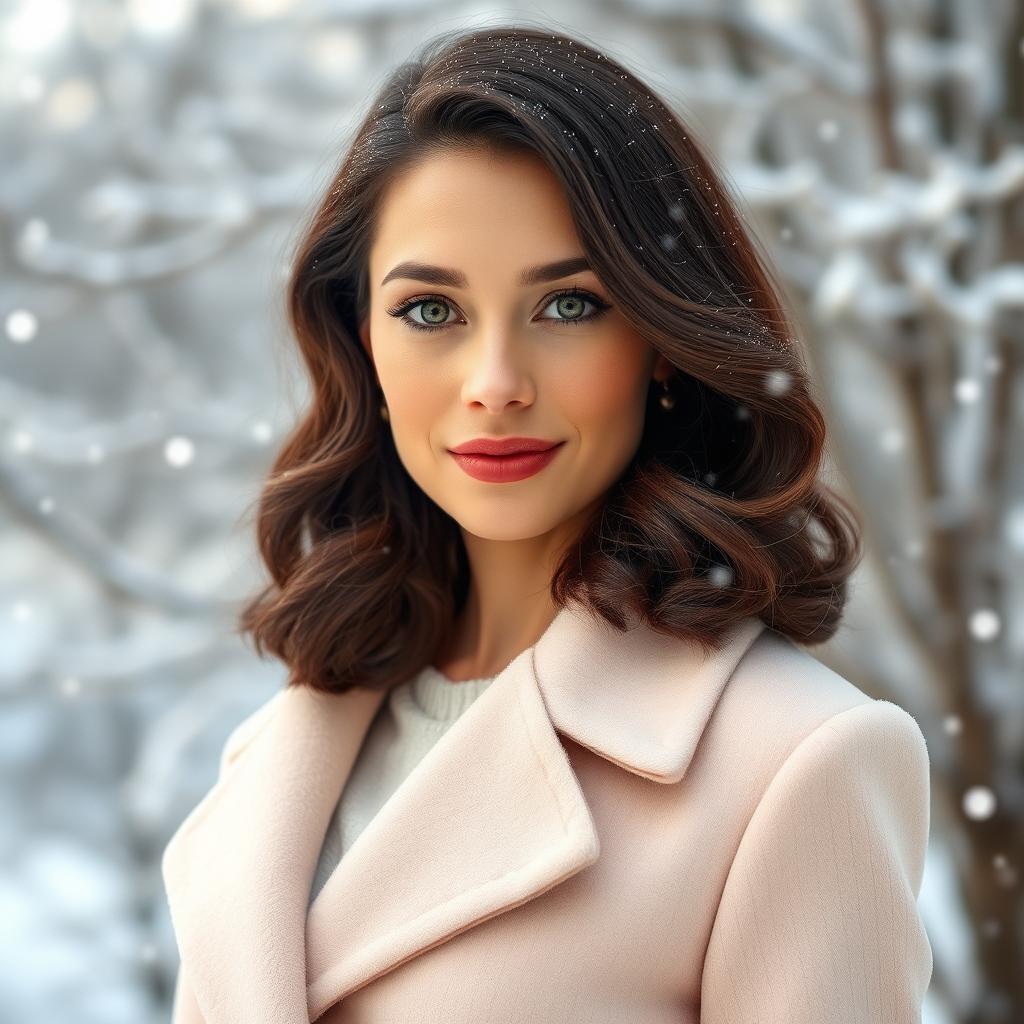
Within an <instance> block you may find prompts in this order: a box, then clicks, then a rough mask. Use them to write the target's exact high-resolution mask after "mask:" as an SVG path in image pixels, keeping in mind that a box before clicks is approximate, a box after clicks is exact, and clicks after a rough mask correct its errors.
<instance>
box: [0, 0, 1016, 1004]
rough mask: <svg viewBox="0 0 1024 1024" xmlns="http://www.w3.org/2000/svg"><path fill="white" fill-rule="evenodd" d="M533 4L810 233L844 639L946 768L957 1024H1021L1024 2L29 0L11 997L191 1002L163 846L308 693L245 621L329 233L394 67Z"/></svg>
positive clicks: (944, 908) (791, 285) (941, 959)
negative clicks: (655, 99)
mask: <svg viewBox="0 0 1024 1024" xmlns="http://www.w3.org/2000/svg"><path fill="white" fill-rule="evenodd" d="M506 21H522V22H527V21H528V22H530V23H532V24H542V25H546V26H548V27H550V28H552V29H555V30H561V31H565V32H568V33H570V34H571V33H573V32H578V33H581V34H583V35H585V36H586V38H587V39H588V40H589V41H591V42H593V43H595V44H597V45H599V46H601V47H602V48H603V49H605V51H606V52H608V53H610V54H612V55H614V56H615V57H617V58H618V59H620V60H622V61H623V62H624V63H626V64H627V66H629V67H631V68H632V69H633V70H635V71H636V72H637V73H639V74H640V75H641V77H643V78H645V79H646V80H648V81H649V82H650V83H651V85H653V86H654V87H655V88H656V89H658V90H659V91H660V92H661V94H662V95H663V96H664V97H665V98H666V99H667V100H668V101H669V102H670V104H672V105H674V107H675V108H676V110H677V111H678V113H679V114H680V115H681V116H682V117H683V118H684V119H685V120H687V121H688V122H689V123H690V125H691V127H692V128H693V130H694V131H695V132H696V133H697V134H698V136H702V137H703V138H704V139H705V140H706V141H707V142H708V143H709V145H710V146H711V148H712V150H713V151H714V152H715V154H716V155H717V156H718V157H719V159H720V161H721V162H722V164H723V165H724V166H725V168H726V169H727V173H728V175H729V178H730V181H729V182H728V184H729V186H730V187H731V188H732V189H734V191H735V194H736V197H737V199H738V200H739V201H740V203H741V204H742V206H743V209H744V212H745V214H746V216H747V219H748V221H749V222H750V223H751V225H752V226H753V227H754V230H755V231H756V232H757V233H758V234H759V236H760V238H761V240H762V242H763V243H764V245H765V247H766V248H767V250H768V251H769V253H770V254H771V256H772V258H773V259H774V261H775V264H776V267H777V269H778V274H779V277H780V279H781V280H782V281H783V282H784V284H785V287H786V288H787V289H788V298H789V302H790V304H791V308H792V310H793V313H794V315H795V317H796V319H797V322H798V324H799V327H800V330H801V332H802V337H803V339H804V340H805V343H806V345H807V356H808V361H809V363H810V365H811V367H812V369H813V372H814V376H815V378H816V381H817V383H818V388H819V393H820V396H821V399H822V402H823V404H824V406H825V408H826V412H827V415H828V417H829V420H830V424H831V429H832V432H833V433H832V442H831V443H832V456H833V459H832V463H831V464H830V466H829V472H830V474H831V475H832V477H833V479H832V480H831V481H830V482H832V483H833V484H834V485H836V486H838V487H840V489H841V490H843V491H844V492H845V493H847V494H849V495H850V496H852V498H853V500H854V501H855V503H856V504H857V506H858V508H859V509H860V510H861V513H862V515H863V517H864V520H865V523H866V529H867V535H866V538H865V539H866V545H867V552H868V553H867V557H866V558H865V560H864V563H863V565H862V567H861V569H860V570H859V571H858V574H857V575H856V577H855V579H854V585H853V594H852V598H851V601H850V604H849V610H848V613H847V616H846V620H845V623H844V625H843V627H842V628H841V630H840V632H839V634H838V635H837V636H836V637H835V638H834V640H833V641H830V642H829V643H828V644H826V645H824V646H822V647H817V648H813V649H812V652H813V653H814V654H815V656H816V657H818V658H819V659H821V660H822V661H824V662H826V663H827V664H830V665H831V666H832V667H834V668H835V669H836V670H837V671H839V672H841V673H842V674H844V675H846V676H847V677H848V678H850V679H851V680H853V681H854V682H855V683H857V685H859V686H860V687H861V688H862V689H864V690H866V691H867V692H869V693H870V694H872V695H873V696H876V697H882V698H885V699H888V700H892V701H894V702H896V703H898V704H900V705H902V706H903V707H905V708H906V709H907V710H908V711H909V712H910V713H911V714H912V715H913V716H914V717H915V718H916V719H917V721H918V723H919V724H920V726H921V729H922V731H923V732H924V734H925V737H926V739H927V743H928V749H929V754H930V758H931V766H932V812H931V814H932V817H931V821H932V833H931V841H930V848H929V852H928V860H927V866H926V869H925V877H924V882H923V886H922V891H921V896H920V901H919V906H920V908H921V911H922V914H923V917H924V920H925V924H926V927H927V930H928V933H929V937H930V940H931V943H932V948H933V952H934V973H933V977H932V982H931V987H930V989H929V992H928V997H927V1003H926V1005H925V1014H924V1021H925V1024H946V1022H964V1024H967V1022H971V1024H974V1022H1007V1024H1012V1022H1020V1021H1024V997H1022V985H1024V982H1022V975H1024V970H1022V967H1024V899H1022V879H1021V868H1022V852H1024V842H1022V840H1024V329H1022V316H1021V314H1022V311H1024V230H1022V228H1024V129H1022V125H1024V119H1022V108H1024V6H1022V2H1021V0H975V2H971V3H963V2H961V3H956V2H953V0H888V2H884V0H833V2H830V3H827V4H826V3H822V2H818V3H812V2H810V0H704V2H701V0H628V2H615V0H589V2H586V3H583V2H573V0H546V2H545V3H544V4H543V5H542V8H541V6H540V5H538V6H536V7H533V6H526V5H524V6H522V7H516V6H508V5H502V6H500V7H494V6H489V5H486V4H477V3H462V4H460V3H443V2H431V0H372V2H370V0H345V2H331V0H322V2H293V0H119V2H115V0H77V2H72V0H23V2H15V0H4V2H0V154H2V159H0V261H2V262H0V268H2V273H0V517H2V519H0V598H2V600H0V765H2V769H3V773H2V784H0V814H2V821H3V827H2V829H0V855H2V862H0V943H2V947H0V1021H2V1024H47V1022H50V1021H53V1022H57V1021H60V1022H62V1024H63V1022H65V1021H67V1020H69V1019H72V1020H74V1021H76V1022H77V1024H93V1022H103V1024H117V1022H122V1021H123V1022H131V1024H145V1022H154V1024H155V1022H161V1021H167V1020H169V1015H170V1000H171V992H172V987H173V981H174V977H175V974H176V972H177V967H178V959H177V952H176V947H175V943H174V936H173V933H172V931H171V928H170V921H169V917H168V911H167V906H166V902H165V897H164V891H163V885H162V880H161V877H160V870H159V859H160V855H161V853H162V851H163V848H164V846H165V844H166V842H167V840H168V839H169V838H170V835H171V834H172V832H173V831H174V830H175V829H176V828H177V826H178V825H179V823H180V822H181V820H182V819H183V817H184V816H185V815H186V814H187V813H188V811H189V810H190V809H191V808H192V807H193V806H194V805H195V803H196V802H198V800H199V799H200V798H201V797H202V795H203V794H204V793H205V792H206V791H207V790H208V789H209V787H210V785H212V783H213V780H214V778H215V775H216V770H217V758H218V755H219V752H220V748H221V745H222V744H223V742H224V739H225V738H226V736H227V733H228V732H229V731H230V729H231V728H232V727H233V726H234V725H235V724H237V723H238V722H239V721H240V720H241V718H242V717H243V716H244V715H246V714H247V713H248V712H249V711H250V710H252V709H253V708H255V707H256V706H257V705H258V704H260V703H262V702H263V701H264V700H266V699H267V698H268V697H269V696H270V695H271V694H272V693H273V692H274V691H275V690H276V689H278V688H279V687H280V686H281V684H282V682H283V680H284V670H283V668H282V667H281V666H279V665H278V664H276V663H269V662H267V663H263V662H261V661H260V660H258V659H257V658H256V656H255V655H254V653H253V652H252V651H251V649H250V648H249V647H248V646H247V645H245V644H243V642H242V641H241V640H240V639H239V638H238V636H237V635H236V634H235V632H234V616H235V613H236V610H237V607H238V603H239V602H240V601H241V600H242V599H243V598H245V597H247V596H248V595H250V594H251V593H252V592H253V591H254V590H255V589H256V587H257V586H258V585H259V584H260V583H261V582H262V580H263V575H262V566H261V564H260V562H259V559H258V558H257V555H256V552H255V550H254V545H253V535H252V530H251V523H250V521H249V518H247V517H248V516H249V514H250V512H251V511H252V506H253V503H254V502H255V500H256V498H257V496H258V493H259V489H260V486H261V482H262V478H263V475H264V473H265V472H266V471H267V469H268V467H269V464H270V461H271V458H272V454H273V452H274V450H275V446H276V445H277V444H278V442H279V440H280V438H281V437H282V435H283V434H284V432H285V431H286V430H287V428H288V425H289V424H290V423H291V421H292V420H293V419H294V418H295V416H296V415H297V410H298V409H300V408H301V407H302V405H303V404H304V401H305V392H304V387H305V384H304V381H303V380H302V378H301V376H300V374H299V373H298V364H297V362H296V360H295V359H294V357H293V355H292V352H291V350H290V345H289V339H288V334H287V330H286V327H285V320H284V316H283V303H282V299H283V285H284V280H285V275H286V273H287V267H288V263H289V259H290V257H291V246H292V245H293V243H294V242H295V241H296V238H297V233H298V227H299V224H300V222H301V221H302V219H303V218H304V217H305V215H306V214H307V212H308V211H309V208H310V204H311V202H312V201H313V198H314V197H315V196H317V195H319V191H320V189H321V188H322V187H323V185H324V182H325V180H326V179H327V177H329V176H330V175H331V173H332V171H333V170H334V168H335V167H336V165H337V163H338V162H339V160H340V158H341V154H342V152H343V151H344V147H345V144H346V139H347V137H348V133H349V132H350V131H351V130H352V129H353V128H354V125H355V123H356V121H357V119H358V118H359V117H361V116H362V114H363V112H364V109H365V104H366V103H367V102H368V98H369V97H370V96H371V95H372V92H373V91H374V90H375V89H376V87H377V85H378V84H379V82H380V80H381V79H382V78H383V76H384V75H385V73H386V71H387V70H388V69H389V68H391V67H392V66H393V65H394V64H396V63H398V62H400V61H401V60H403V59H405V58H406V57H407V56H408V55H409V54H410V53H411V51H412V50H413V49H415V47H416V46H418V45H419V43H420V42H421V41H422V40H423V38H424V37H425V36H426V35H432V34H435V33H438V32H444V31H452V32H456V31H459V30H462V29H464V28H468V27H471V26H478V25H496V24H499V23H504V22H506ZM830 1024H831V1022H830ZM836 1024H838V1022H836ZM879 1024H885V1022H879Z"/></svg>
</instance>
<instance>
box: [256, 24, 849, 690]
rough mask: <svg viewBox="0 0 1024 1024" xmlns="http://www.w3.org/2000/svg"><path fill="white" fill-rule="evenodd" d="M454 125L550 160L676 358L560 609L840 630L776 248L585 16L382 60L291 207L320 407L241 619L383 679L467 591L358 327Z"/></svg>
mask: <svg viewBox="0 0 1024 1024" xmlns="http://www.w3.org/2000/svg"><path fill="white" fill-rule="evenodd" d="M466 146H485V147H493V148H498V149H501V148H503V147H513V148H515V149H519V150H521V149H526V150H529V151H532V152H533V153H535V154H538V155H539V156H540V157H541V158H542V159H543V160H545V161H546V162H547V164H548V165H549V167H550V168H551V169H552V170H553V172H554V173H555V174H556V175H557V176H558V178H559V179H560V181H561V183H562V185H563V187H564V190H565V194H566V197H567V201H568V203H569V205H570V207H571V210H572V215H573V218H574V221H575V224H576V228H577V231H578V233H579V236H580V240H581V242H582V245H583V249H584V252H585V254H586V256H587V257H588V259H589V261H590V263H591V265H592V266H593V268H594V270H595V272H596V274H597V276H598V278H599V279H600V280H601V282H602V283H603V284H604V285H605V287H606V288H607V290H608V292H609V294H610V295H611V297H612V300H613V301H614V302H615V303H617V305H618V307H619V309H620V310H621V312H622V314H623V315H624V316H625V317H626V318H627V319H628V320H629V321H630V322H631V323H632V324H633V325H634V326H635V327H636V329H637V330H638V331H639V332H640V333H642V335H643V336H644V337H646V338H647V339H648V340H649V342H650V344H651V345H652V346H654V348H655V349H657V350H658V351H659V352H660V353H662V354H663V355H664V356H665V357H666V358H667V359H668V360H669V361H670V362H671V363H672V364H673V365H674V366H675V367H676V372H675V373H674V374H673V376H672V378H671V379H670V386H671V392H672V395H673V397H674V399H675V402H674V405H673V407H672V408H671V409H670V410H668V412H667V413H666V411H665V410H664V409H659V408H657V403H658V400H659V396H658V390H657V389H655V388H653V387H652V389H651V392H650V395H649V404H648V410H647V417H646V426H645V433H644V434H643V436H642V439H641V442H640V445H639V447H638V449H637V452H636V454H635V456H634V458H633V459H632V460H631V462H630V463H629V465H628V466H627V467H626V470H625V471H624V473H623V474H622V476H621V478H620V479H619V480H618V481H617V483H616V484H615V486H613V487H612V488H611V489H610V491H609V492H608V493H607V495H606V496H605V498H604V501H603V505H602V506H601V507H600V508H598V509H597V510H596V511H595V513H594V515H593V516H592V517H591V519H590V521H589V522H588V523H587V524H586V525H585V527H584V529H583V530H582V532H581V534H580V535H579V537H578V538H576V539H575V541H574V543H573V545H572V546H571V547H570V548H568V549H567V550H566V552H565V554H564V557H563V559H562V561H561V564H560V565H559V566H558V568H557V569H556V571H555V572H554V575H553V577H552V580H551V597H552V600H553V601H554V603H555V604H556V606H557V607H564V606H565V604H566V603H568V602H569V601H570V600H576V601H578V602H580V603H582V604H584V605H586V606H588V607H589V608H590V609H591V611H592V612H593V613H596V614H599V615H601V616H603V617H604V618H605V619H607V620H608V621H609V622H610V623H612V624H613V625H614V626H615V627H616V628H618V629H624V628H626V625H627V623H626V619H625V616H624V614H623V613H624V611H626V610H629V611H631V612H632V613H633V614H634V615H637V614H638V615H639V616H640V617H641V619H642V620H643V621H645V622H646V623H647V624H648V625H649V626H650V627H651V628H653V629H654V630H656V631H658V632H660V633H663V634H668V635H672V636H675V637H679V638H684V639H687V640H689V641H692V642H695V643H697V644H698V645H700V646H701V648H702V649H703V650H704V651H705V652H708V651H710V650H717V649H719V647H720V644H721V641H722V637H723V634H724V632H725V631H726V630H727V628H728V627H729V626H730V625H731V624H732V623H734V622H735V621H736V620H738V619H741V618H743V617H746V616H751V615H753V616H758V617H760V618H761V619H762V620H763V621H764V622H765V623H766V625H768V626H769V627H771V628H773V629H775V630H776V631H778V632H779V633H782V634H784V635H787V636H788V637H790V638H792V639H793V640H796V641H798V642H801V643H804V644H815V643H821V642H822V641H824V640H826V639H828V638H829V637H830V636H831V635H832V634H833V633H834V631H835V629H836V627H837V625H838V622H839V618H840V615H841V612H842V607H843V604H844V603H845V600H846V587H847V578H848V576H849V574H850V573H851V571H852V569H853V568H854V567H855V565H856V563H857V562H858V561H859V559H860V556H861V551H860V539H859V532H860V526H861V524H860V521H859V519H858V518H857V514H856V512H855V511H854V510H853V508H852V507H850V506H849V505H847V504H846V503H845V502H844V501H843V500H842V499H841V498H840V497H839V496H838V495H836V494H834V493H833V492H832V491H831V490H830V489H829V488H827V487H825V486H824V485H823V484H822V483H820V482H819V480H818V473H819V469H820V468H821V462H822V459H823V455H824V451H825V448H826V427H825V422H824V418H823V415H822V413H821V411H820V409H819V406H818V405H817V404H816V402H815V400H814V398H813V397H812V393H811V392H812V388H811V384H810V381H809V379H808V375H807V372H806V370H805V368H804V366H803V365H802V360H801V356H800V353H799V350H798V348H797V344H796V342H795V339H794V332H793V329H792V327H791V325H790V323H789V322H788V320H787V318H786V316H785V314H784V312H783V308H782V301H781V298H780V292H779V291H778V290H777V288H776V286H775V285H774V284H773V282H772V279H771V275H770V272H769V270H768V269H767V266H766V261H765V260H764V259H763V258H762V257H760V256H759V255H758V253H757V248H756V245H755V242H754V240H753V237H752V236H751V235H750V234H748V232H747V231H746V230H745V228H744V226H743V224H742V223H741V219H740V215H739V213H738V211H737V209H736V207H735V205H734V203H733V201H732V200H731V198H730V195H729V193H728V192H727V191H726V188H725V187H724V185H723V184H722V182H721V180H720V175H719V173H718V172H717V171H716V169H715V167H714V165H713V163H712V160H711V159H710V158H709V156H708V155H707V154H706V153H705V152H704V150H703V148H702V146H701V145H699V144H698V142H697V140H695V139H694V137H693V133H692V132H691V131H690V129H689V128H688V127H687V126H686V125H684V124H683V123H682V122H681V121H680V119H679V117H678V116H677V115H675V114H674V113H673V112H672V111H671V110H670V109H669V108H668V106H667V105H666V104H665V103H664V102H663V101H661V100H660V99H659V98H658V97H657V96H655V94H654V92H653V90H651V89H650V88H649V87H648V86H646V85H645V84H644V83H643V82H642V81H640V80H638V79H637V78H636V77H635V76H634V75H633V74H631V73H630V72H629V71H628V70H626V68H624V67H622V66H620V65H619V64H618V63H616V62H615V61H614V60H612V59H610V58H609V57H608V56H607V55H605V54H603V53H601V52H599V51H598V50H596V49H594V48H592V47H591V46H589V45H587V44H585V43H583V42H582V41H581V40H579V39H577V38H570V37H569V36H566V35H562V34H559V33H555V32H548V31H543V30H540V29H535V28H529V27H528V28H523V27H518V26H506V27H499V28H486V29H478V30H473V31H469V32H465V33H462V34H459V35H457V36H455V37H451V36H440V37H434V38H433V39H431V40H429V41H428V42H427V43H426V45H425V46H424V47H423V49H422V51H421V53H420V54H419V56H418V57H417V58H416V59H415V60H412V61H410V62H408V63H405V64H403V65H402V66H400V67H399V68H398V69H397V70H395V71H394V72H393V73H392V74H391V75H390V77H389V78H388V79H387V81H386V83H385V84H384V85H383V87H382V88H381V89H380V91H379V93H378V95H377V96H375V97H374V99H373V101H372V104H371V107H370V110H369V111H368V113H367V114H366V116H365V118H364V120H363V121H362V123H361V124H360V126H359V127H358V129H357V131H356V133H355V136H354V139H353V141H352V143H351V146H350V148H349V150H348V152H347V153H346V155H345V157H344V159H343V161H342V163H341V166H340V169H339V170H338V172H337V175H336V176H335V178H334V179H333V181H331V183H330V184H329V186H328V187H327V190H326V194H325V195H324V196H323V198H322V199H321V200H320V202H319V205H318V207H317V208H316V210H315V213H314V214H313V216H312V218H311V220H310V222H309V225H308V227H307V228H306V229H305V234H304V236H303V237H302V239H301V242H300V244H299V246H298V248H297V253H296V256H295V261H294V266H293V268H292V271H291V277H290V280H289V283H288V291H287V303H288V315H289V318H290V321H291V328H292V330H293V332H294V335H295V338H296V340H297V342H298V345H299V350H300V352H301V354H302V357H303V359H304V362H305V366H306V369H307V371H308V373H309V378H310V381H311V385H312V388H311V403H310V406H309V408H308V410H307V411H306V413H305V415H304V417H303V418H302V419H301V420H300V422H298V424H297V425H296V427H295V428H294V429H293V430H292V432H291V434H290V435H289V437H288V438H287V439H286V441H285V443H284V444H283V446H282V449H281V451H280V453H279V455H278V457H277V459H276V461H275V463H274V465H273V468H272V473H271V477H270V479H269V480H268V481H267V483H266V486H265V488H264V490H263V491H262V493H261V495H260V498H259V509H258V521H257V535H258V541H259V546H260V551H261V555H262V558H263V560H264V561H265V563H266V565H267V567H268V568H269V571H270V574H271V576H272V578H273V581H272V583H271V584H269V585H268V586H267V587H266V588H265V589H264V590H263V591H262V593H260V594H259V595H258V596H256V597H255V598H253V599H251V600H250V602H249V603H248V604H247V605H246V606H245V607H244V609H243V611H242V613H241V616H240V619H239V626H240V631H241V632H243V633H245V632H251V633H252V635H253V638H254V641H255V645H256V649H257V651H258V652H259V653H260V654H261V655H262V654H263V653H264V650H265V649H266V650H269V651H271V652H273V654H275V655H276V656H277V657H279V658H280V659H281V660H282V661H283V662H284V663H285V664H286V665H287V666H288V668H289V670H290V677H289V680H288V683H289V685H297V684H302V685H307V686H311V687H314V688H318V689H321V690H325V691H331V692H341V691H343V690H346V689H349V688H351V687H353V686H358V687H360V688H370V689H380V688H389V687H390V686H392V685H394V684H396V683H398V682H401V681H402V680H404V679H407V678H409V677H410V676H411V675H413V674H414V673H415V672H417V671H418V670H419V669H420V668H422V667H423V666H424V665H425V664H428V663H430V662H431V660H432V659H433V658H434V656H435V655H436V654H437V653H438V652H439V651H440V649H441V647H442V644H443V642H444V640H445V638H446V636H447V635H448V633H449V631H450V630H451V628H452V626H453V623H454V621H455V619H456V616H457V615H458V613H459V611H460V610H461V608H462V606H463V603H464V601H465V598H466V594H467V589H468V584H469V570H468V563H467V559H466V555H465V548H464V546H463V542H462V538H461V534H460V531H459V527H458V524H457V523H456V522H455V521H454V520H453V519H452V517H451V516H449V515H448V514H447V513H446V512H444V511H443V510H441V509H440V508H439V507H438V506H437V505H436V504H434V502H433V501H431V500H430V499H429V498H427V497H426V495H425V494H424V493H423V492H422V490H421V489H420V488H419V487H418V486H417V484H416V483H415V482H414V481H413V480H412V478H411V477H410V476H409V474H408V473H407V472H406V471H405V469H404V467H403V465H402V464H401V462H400V460H399V458H398V455H397V452H396V449H395V446H394V443H393V439H392V436H391V432H390V428H389V426H388V425H387V423H385V422H383V421H382V419H381V418H380V416H379V413H378V410H379V406H380V401H381V398H382V393H381V391H380V389H379V387H378V385H377V383H376V375H375V372H374V369H373V366H372V363H371V362H370V360H369V358H368V356H367V354H366V352H365V351H364V349H363V348H362V346H361V345H360V343H359V336H358V326H359V324H360V323H361V322H362V320H363V318H364V317H365V316H366V315H367V313H368V310H369V285H368V262H369V248H370V242H371V237H372V231H373V224H374V215H375V212H376V210H377V208H378V204H379V203H380V202H381V197H382V196H383V195H384V193H385V191H386V189H387V186H388V184H389V182H391V181H392V180H393V179H394V178H395V176H396V175H399V174H401V173H402V171H403V170H405V169H407V168H408V167H409V166H410V165H411V164H413V162H415V161H418V160H422V159H423V158H424V157H425V156H427V155H429V154H431V153H433V152H436V151H438V150H440V149H443V148H447V147H466ZM815 531H816V532H817V537H816V538H815V537H814V536H812V534H813V533H814V532H815Z"/></svg>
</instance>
